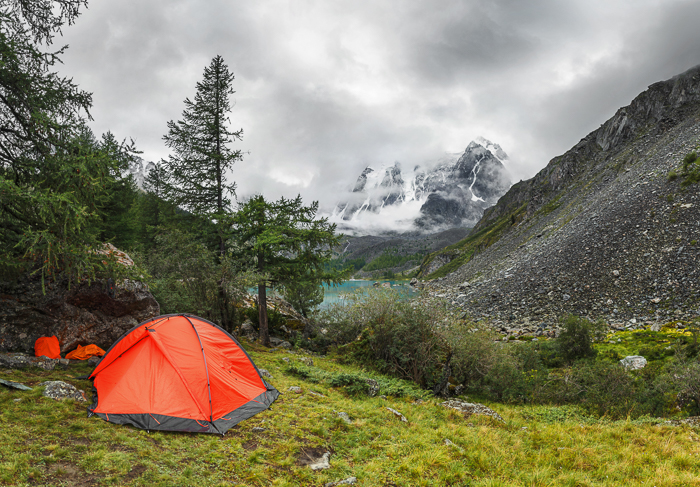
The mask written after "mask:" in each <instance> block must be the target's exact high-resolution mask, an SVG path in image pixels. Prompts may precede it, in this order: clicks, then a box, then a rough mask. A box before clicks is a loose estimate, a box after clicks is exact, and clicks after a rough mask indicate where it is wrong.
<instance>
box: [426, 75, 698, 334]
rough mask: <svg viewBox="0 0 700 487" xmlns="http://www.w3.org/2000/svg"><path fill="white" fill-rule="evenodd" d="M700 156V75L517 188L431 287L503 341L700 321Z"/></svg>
mask: <svg viewBox="0 0 700 487" xmlns="http://www.w3.org/2000/svg"><path fill="white" fill-rule="evenodd" d="M699 149H700V66H699V67H695V68H692V69H690V70H689V71H687V72H685V73H683V74H680V75H678V76H676V77H674V78H672V79H670V80H667V81H663V82H659V83H655V84H653V85H651V86H650V87H649V88H648V89H647V90H646V91H645V92H643V93H642V94H640V95H639V96H638V97H637V98H635V99H634V100H633V101H632V103H631V104H630V105H629V106H627V107H623V108H621V109H619V110H618V111H617V113H616V114H615V116H613V117H612V118H611V119H610V120H608V121H607V122H605V123H604V124H603V125H601V127H600V128H599V129H598V130H596V131H594V132H592V133H590V134H589V135H588V136H586V137H585V138H583V139H582V140H581V141H580V142H579V143H578V144H576V146H574V147H573V148H572V149H570V150H569V151H568V152H566V153H565V154H563V155H561V156H559V157H556V158H554V159H552V161H550V163H549V164H548V165H547V167H545V168H544V169H543V170H542V171H540V172H539V173H538V174H537V175H536V176H535V177H534V178H532V179H530V180H528V181H522V182H520V183H518V184H516V185H514V186H513V187H512V188H511V189H510V191H508V193H506V194H505V195H504V196H503V197H502V198H501V199H500V200H499V201H498V203H497V204H496V205H495V206H494V207H492V208H490V209H489V210H487V211H486V213H485V214H484V217H483V218H482V219H481V221H480V222H479V223H478V224H477V225H476V227H475V228H474V229H473V230H472V232H471V233H470V235H469V236H468V237H467V238H465V239H464V240H462V241H460V242H458V243H456V244H454V245H452V246H449V247H447V248H445V249H443V250H441V251H438V252H435V253H433V254H431V255H429V256H428V257H427V258H426V259H425V261H424V262H423V265H422V269H421V274H420V277H421V278H422V279H424V280H426V281H429V282H428V283H427V284H426V286H427V287H428V289H430V290H431V291H432V292H433V293H434V294H437V295H440V296H443V297H445V298H447V299H448V300H449V301H450V302H451V303H452V306H453V309H455V310H457V311H459V312H460V313H462V314H467V315H469V316H471V317H473V318H477V319H484V320H487V321H489V322H490V323H491V324H493V325H494V326H495V327H496V328H500V329H502V330H503V331H513V330H519V331H524V332H528V333H536V334H542V333H545V332H546V330H547V329H548V328H551V327H553V326H555V324H556V323H558V322H559V320H560V319H561V318H562V317H563V316H565V315H567V314H569V313H573V314H577V315H582V316H588V317H589V318H591V319H603V320H605V321H606V322H608V323H609V324H612V325H615V326H618V327H620V326H628V327H630V326H642V325H644V324H646V325H650V324H663V323H666V322H669V321H672V320H680V321H684V320H687V319H690V318H692V317H694V316H697V315H698V314H700V310H699V309H698V307H699V305H700V285H699V284H698V278H700V270H699V268H698V265H697V262H698V261H700V245H698V242H699V241H700V198H698V195H699V194H700V186H699V185H698V183H697V181H698V180H699V179H700V178H698V174H700V160H698V158H697V151H698V150H699Z"/></svg>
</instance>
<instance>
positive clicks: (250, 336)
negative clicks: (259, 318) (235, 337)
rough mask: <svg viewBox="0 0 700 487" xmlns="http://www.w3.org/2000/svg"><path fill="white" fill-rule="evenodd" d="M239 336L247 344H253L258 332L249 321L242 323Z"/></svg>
mask: <svg viewBox="0 0 700 487" xmlns="http://www.w3.org/2000/svg"><path fill="white" fill-rule="evenodd" d="M240 334H241V335H242V336H244V337H245V338H246V340H248V341H249V342H254V341H257V339H258V332H257V330H256V329H255V325H253V323H252V322H251V321H245V322H243V324H242V325H241V328H240Z"/></svg>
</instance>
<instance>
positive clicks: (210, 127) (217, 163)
mask: <svg viewBox="0 0 700 487" xmlns="http://www.w3.org/2000/svg"><path fill="white" fill-rule="evenodd" d="M233 79H234V76H233V73H231V72H230V71H229V69H228V66H226V64H225V63H224V60H223V58H222V57H221V56H216V57H215V58H214V59H212V61H211V63H210V64H209V66H207V67H206V68H204V77H203V79H202V81H201V82H198V83H197V86H196V90H197V91H196V93H195V96H194V101H192V100H190V99H189V98H186V99H185V109H184V110H183V112H182V119H181V120H178V121H177V122H175V121H172V120H171V121H170V122H168V133H167V134H166V135H164V136H163V140H165V144H166V146H167V147H168V148H170V149H171V150H172V152H171V154H170V156H169V157H168V159H167V161H163V166H164V167H163V169H164V170H163V174H162V176H163V177H162V183H163V184H162V189H163V194H164V196H165V198H166V199H168V200H170V201H171V202H173V203H175V204H176V205H178V206H179V207H181V208H183V209H185V210H187V211H190V212H192V213H194V214H196V215H200V216H203V217H205V218H208V219H211V220H213V221H215V222H216V223H217V231H218V235H217V240H218V252H219V255H220V256H223V255H224V253H225V241H226V229H227V227H228V225H227V217H228V215H229V214H230V210H231V198H232V197H233V196H234V195H235V189H236V188H235V184H234V183H231V184H229V183H228V182H227V173H228V171H230V169H231V168H232V167H233V165H234V164H235V163H236V162H237V161H239V160H241V159H242V153H241V151H240V150H234V149H233V148H232V147H231V144H232V143H233V142H234V141H236V140H240V139H241V137H242V136H243V129H239V130H237V131H231V130H230V129H229V125H230V119H229V113H230V112H231V101H230V96H231V95H232V94H233V93H234V91H233V88H232V85H231V83H232V82H233Z"/></svg>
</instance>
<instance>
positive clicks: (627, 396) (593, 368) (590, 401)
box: [573, 362, 640, 419]
mask: <svg viewBox="0 0 700 487" xmlns="http://www.w3.org/2000/svg"><path fill="white" fill-rule="evenodd" d="M573 373H574V377H573V379H574V381H575V382H576V383H578V384H579V386H580V387H581V389H582V391H583V401H582V406H583V407H584V408H585V409H586V410H587V411H589V412H590V413H593V414H597V415H599V416H609V417H611V418H612V419H618V418H624V417H626V416H630V415H633V414H635V413H636V415H639V413H640V411H635V409H639V403H638V401H637V395H636V388H635V381H634V378H633V377H632V376H631V375H630V374H629V373H628V372H627V371H626V370H625V368H624V367H622V366H621V365H620V364H617V363H611V362H589V363H583V364H581V365H580V366H579V367H576V368H574V370H573Z"/></svg>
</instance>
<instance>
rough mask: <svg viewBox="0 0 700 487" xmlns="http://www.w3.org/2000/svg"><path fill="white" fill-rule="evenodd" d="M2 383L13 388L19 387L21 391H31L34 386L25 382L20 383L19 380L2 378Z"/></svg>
mask: <svg viewBox="0 0 700 487" xmlns="http://www.w3.org/2000/svg"><path fill="white" fill-rule="evenodd" d="M0 384H2V385H4V386H7V387H11V388H13V389H19V390H20V391H31V390H32V388H31V387H29V386H25V385H24V384H20V383H19V382H15V381H12V380H4V379H0Z"/></svg>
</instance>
